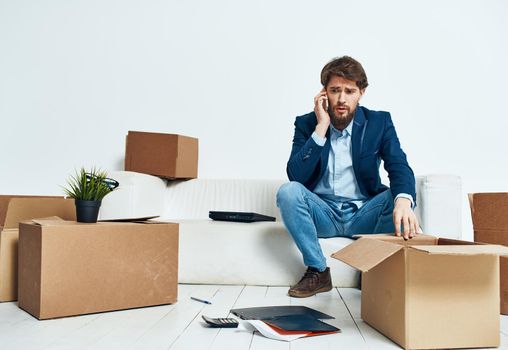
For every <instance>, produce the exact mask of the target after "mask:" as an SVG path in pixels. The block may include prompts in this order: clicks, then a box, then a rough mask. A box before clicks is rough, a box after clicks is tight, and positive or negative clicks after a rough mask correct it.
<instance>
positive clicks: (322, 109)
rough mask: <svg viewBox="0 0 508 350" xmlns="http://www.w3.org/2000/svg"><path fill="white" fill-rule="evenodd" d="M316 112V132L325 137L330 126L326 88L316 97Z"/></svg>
mask: <svg viewBox="0 0 508 350" xmlns="http://www.w3.org/2000/svg"><path fill="white" fill-rule="evenodd" d="M314 113H316V118H317V125H316V133H317V134H318V135H319V136H321V137H325V135H326V131H327V130H328V128H329V127H330V115H329V114H328V96H327V95H326V90H325V89H324V88H323V89H322V90H321V91H320V92H319V94H317V95H316V97H314Z"/></svg>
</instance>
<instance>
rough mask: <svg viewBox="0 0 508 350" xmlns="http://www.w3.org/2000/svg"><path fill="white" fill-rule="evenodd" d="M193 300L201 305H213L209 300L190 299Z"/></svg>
mask: <svg viewBox="0 0 508 350" xmlns="http://www.w3.org/2000/svg"><path fill="white" fill-rule="evenodd" d="M190 298H191V299H192V300H196V301H199V302H201V303H205V304H209V305H211V304H212V303H211V302H209V301H208V300H203V299H198V298H194V297H190Z"/></svg>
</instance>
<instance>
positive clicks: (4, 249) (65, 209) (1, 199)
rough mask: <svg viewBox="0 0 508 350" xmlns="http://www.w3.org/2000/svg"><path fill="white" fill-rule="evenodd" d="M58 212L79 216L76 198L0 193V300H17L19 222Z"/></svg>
mask: <svg viewBox="0 0 508 350" xmlns="http://www.w3.org/2000/svg"><path fill="white" fill-rule="evenodd" d="M51 215H58V216H60V217H62V218H65V219H67V220H74V219H75V218H76V209H75V207H74V201H73V200H70V199H64V198H62V197H41V196H39V197H38V196H0V301H1V302H3V301H14V300H16V299H17V286H18V234H19V230H18V223H19V222H20V221H22V220H27V219H32V218H37V217H43V216H51Z"/></svg>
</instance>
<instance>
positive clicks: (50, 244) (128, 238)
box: [18, 218, 178, 319]
mask: <svg viewBox="0 0 508 350" xmlns="http://www.w3.org/2000/svg"><path fill="white" fill-rule="evenodd" d="M19 227H20V232H19V293H18V294H19V298H18V300H19V307H20V308H22V309H24V310H25V311H27V312H28V313H30V314H31V315H33V316H35V317H37V318H38V319H48V318H56V317H64V316H73V315H81V314H89V313H95V312H103V311H112V310H121V309H128V308H135V307H142V306H151V305H161V304H169V303H174V302H176V299H177V283H178V224H172V223H152V222H143V223H129V222H99V223H96V224H83V223H78V222H75V221H63V220H60V219H58V218H46V219H36V220H32V221H25V222H22V223H20V225H19Z"/></svg>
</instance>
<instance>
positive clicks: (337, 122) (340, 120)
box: [328, 106, 356, 131]
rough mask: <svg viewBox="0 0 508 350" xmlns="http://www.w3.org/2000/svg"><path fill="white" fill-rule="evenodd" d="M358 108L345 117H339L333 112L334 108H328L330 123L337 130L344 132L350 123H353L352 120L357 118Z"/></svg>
mask: <svg viewBox="0 0 508 350" xmlns="http://www.w3.org/2000/svg"><path fill="white" fill-rule="evenodd" d="M355 111H356V108H355V109H354V110H353V111H351V112H349V113H348V114H347V115H346V116H345V117H343V116H337V115H336V114H335V112H334V111H333V107H330V106H328V115H329V116H330V122H331V123H332V125H333V127H334V128H335V129H337V130H340V131H342V130H344V129H345V128H346V127H347V126H348V125H349V123H351V120H353V118H354V116H355Z"/></svg>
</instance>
